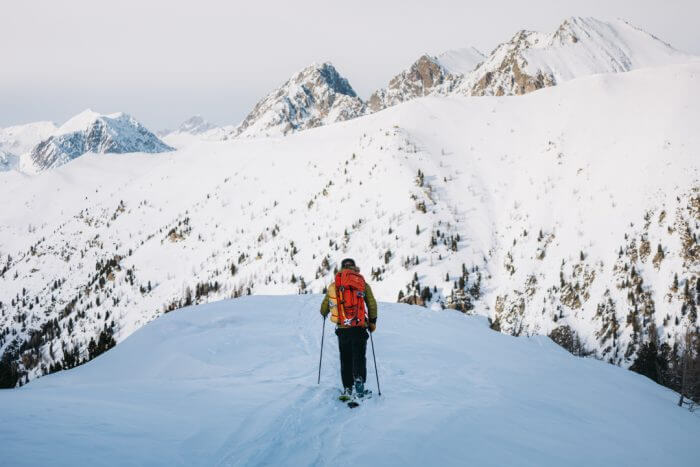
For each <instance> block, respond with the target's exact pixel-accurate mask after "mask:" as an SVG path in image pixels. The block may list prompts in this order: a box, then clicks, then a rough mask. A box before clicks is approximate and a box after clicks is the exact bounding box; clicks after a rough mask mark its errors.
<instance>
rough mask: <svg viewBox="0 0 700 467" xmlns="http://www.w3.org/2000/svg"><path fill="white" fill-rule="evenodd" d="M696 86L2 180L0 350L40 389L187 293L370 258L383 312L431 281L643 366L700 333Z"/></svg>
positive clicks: (265, 283)
mask: <svg viewBox="0 0 700 467" xmlns="http://www.w3.org/2000/svg"><path fill="white" fill-rule="evenodd" d="M699 80H700V63H698V62H693V63H689V64H687V65H678V66H669V67H662V68H656V69H645V70H637V71H633V72H630V73H623V74H614V75H597V76H591V77H587V78H582V79H578V80H573V81H570V82H567V83H564V84H562V85H561V86H556V87H552V88H548V89H544V90H541V91H538V92H535V93H531V94H528V95H525V96H521V97H517V98H514V97H504V98H490V97H489V98H466V97H451V98H423V99H416V100H413V101H410V102H408V103H404V104H402V105H398V106H394V107H391V108H389V109H386V110H385V111H382V112H378V113H376V114H372V115H368V116H365V117H362V118H358V119H354V120H350V121H346V122H341V123H338V124H335V125H328V126H325V127H321V128H316V129H312V130H309V131H305V132H302V133H298V134H294V135H291V136H289V137H284V138H260V139H250V140H248V139H238V140H233V141H223V142H204V141H199V142H196V143H195V144H193V145H191V146H188V147H186V148H183V149H180V150H179V151H176V152H171V153H164V154H161V155H150V154H129V155H124V156H114V157H108V158H106V157H98V156H92V155H86V156H84V157H80V158H78V159H76V160H74V161H72V162H70V163H69V164H67V165H65V166H63V167H59V168H58V169H56V170H52V171H48V172H46V173H42V174H40V175H37V176H24V175H21V174H12V173H7V174H4V175H2V174H0V177H3V178H2V179H0V180H2V183H1V184H0V302H1V305H0V349H1V350H2V352H5V353H6V354H7V355H8V358H9V359H10V360H12V361H16V362H21V363H19V364H20V370H21V372H26V373H27V376H26V377H27V378H34V377H36V376H40V375H42V374H45V373H46V372H47V371H49V369H50V365H54V364H56V363H60V362H61V361H62V359H63V357H64V356H65V354H66V352H67V351H68V352H72V349H76V352H77V353H78V354H79V355H81V356H82V357H81V358H84V357H85V356H86V355H87V351H86V347H87V344H88V342H89V341H90V339H91V338H95V337H96V336H97V335H98V334H99V333H100V332H101V331H102V330H103V329H104V328H105V326H107V327H108V328H109V329H113V332H114V336H115V339H116V340H117V341H122V340H123V339H125V338H126V337H127V336H129V335H130V334H131V333H132V332H134V331H135V330H137V329H138V328H140V327H141V326H143V325H144V324H145V323H147V322H149V321H151V320H153V319H154V318H156V317H158V316H159V315H161V314H162V313H163V311H164V309H170V308H173V307H178V306H181V305H182V304H184V303H186V302H187V301H188V300H187V297H188V295H189V296H190V297H191V301H193V302H195V303H201V302H206V301H211V300H217V299H222V298H228V297H232V296H239V295H245V294H248V293H252V294H287V293H295V292H308V291H312V292H316V293H318V292H320V291H321V290H323V288H324V286H326V285H327V284H328V283H329V282H330V281H331V280H332V275H333V268H334V266H335V265H337V263H338V262H339V261H340V259H341V258H342V257H344V256H355V257H356V258H357V260H358V263H359V265H360V266H361V267H362V269H363V271H364V273H365V274H366V276H367V278H368V280H370V281H371V282H372V283H373V285H374V287H373V288H374V290H375V293H376V294H377V296H378V297H379V298H380V299H382V300H384V301H396V300H397V298H398V296H399V294H402V295H403V296H404V300H406V299H408V300H413V301H416V302H419V303H421V302H422V300H423V299H422V298H421V297H420V295H424V294H425V292H426V289H427V292H428V294H427V295H424V297H423V298H425V300H426V304H427V305H428V306H429V307H433V308H434V309H440V308H441V307H442V306H447V307H451V306H452V307H461V308H463V309H465V310H467V311H470V312H475V313H480V314H484V315H488V316H489V317H491V318H492V319H493V320H494V321H496V322H498V323H500V326H501V329H502V330H503V331H504V332H508V333H521V334H549V333H550V332H552V331H554V330H557V329H559V330H561V328H563V327H564V326H568V327H570V328H571V329H573V331H574V332H575V333H577V334H578V335H579V336H580V337H581V339H582V341H583V342H584V344H585V346H586V347H587V348H588V349H589V350H591V351H593V352H595V355H596V356H598V357H599V358H603V359H606V360H610V361H612V362H614V363H616V364H619V365H622V366H628V365H630V363H631V362H632V361H633V359H634V357H635V353H636V351H637V349H638V346H639V345H640V344H641V343H642V342H645V341H648V340H649V339H651V338H652V337H653V336H656V337H657V338H658V339H660V340H661V341H663V342H668V343H670V344H673V343H674V342H676V341H677V340H678V335H679V334H680V333H681V332H682V331H683V329H685V328H686V327H691V328H692V326H697V324H698V323H697V303H698V301H700V298H698V296H697V295H698V292H700V286H699V285H698V284H699V282H700V281H699V280H698V273H697V271H698V268H699V267H700V246H699V245H698V240H697V238H698V234H700V228H699V227H698V225H699V223H700V183H699V182H698V180H699V172H698V171H699V170H700V167H699V166H698V157H697V154H698V151H699V150H700V134H699V133H698V132H697V128H696V122H698V121H700V96H699V95H698V94H697V93H696V92H694V90H696V89H698V88H699V85H700V82H699ZM104 174H109V177H105V176H104ZM349 187H352V189H351V188H349ZM659 245H660V249H661V251H662V254H661V255H658V251H659V250H658V248H659ZM675 276H677V278H678V279H677V284H675V285H674V282H675V280H674V279H675ZM188 291H189V293H188ZM610 303H612V304H613V305H612V306H610ZM12 349H15V350H17V349H20V350H17V352H15V351H14V350H12ZM8 352H9V353H8Z"/></svg>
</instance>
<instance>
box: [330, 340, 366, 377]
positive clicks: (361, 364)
mask: <svg viewBox="0 0 700 467" xmlns="http://www.w3.org/2000/svg"><path fill="white" fill-rule="evenodd" d="M335 334H336V335H337V336H338V349H339V350H340V377H341V378H342V379H343V387H344V388H346V389H350V388H352V385H353V383H354V381H355V380H357V379H359V380H361V381H362V382H363V383H364V382H365V380H366V379H367V360H366V359H365V351H366V350H367V339H368V338H369V334H367V330H366V329H365V328H360V327H354V328H338V329H336V330H335Z"/></svg>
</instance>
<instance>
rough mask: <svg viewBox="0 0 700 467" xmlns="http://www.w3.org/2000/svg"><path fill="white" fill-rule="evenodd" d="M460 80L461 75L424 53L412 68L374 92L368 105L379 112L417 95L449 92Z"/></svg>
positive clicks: (373, 110)
mask: <svg viewBox="0 0 700 467" xmlns="http://www.w3.org/2000/svg"><path fill="white" fill-rule="evenodd" d="M458 80H459V75H454V74H452V73H450V72H449V71H447V69H445V68H444V67H443V66H442V65H440V63H439V62H438V61H437V59H436V58H435V57H430V56H429V55H423V56H421V57H420V58H419V59H418V60H417V61H416V62H415V63H414V64H413V65H411V67H410V68H408V69H407V70H404V71H403V72H401V73H399V74H398V75H396V76H395V77H394V78H392V80H391V81H389V86H388V87H386V88H384V89H380V90H378V91H376V92H375V93H374V94H372V96H371V97H370V98H369V101H368V102H367V105H368V107H369V109H370V110H371V111H372V112H377V111H379V110H382V109H385V108H387V107H390V106H392V105H396V104H399V103H401V102H405V101H407V100H411V99H415V98H416V97H423V96H427V95H428V94H432V93H440V94H447V93H448V92H449V91H451V90H452V88H453V87H454V85H455V83H456V82H458Z"/></svg>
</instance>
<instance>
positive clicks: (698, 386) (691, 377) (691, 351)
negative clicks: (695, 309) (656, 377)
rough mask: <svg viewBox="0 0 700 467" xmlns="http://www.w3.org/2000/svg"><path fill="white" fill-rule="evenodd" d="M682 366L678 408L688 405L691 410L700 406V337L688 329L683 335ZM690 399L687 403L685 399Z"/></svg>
mask: <svg viewBox="0 0 700 467" xmlns="http://www.w3.org/2000/svg"><path fill="white" fill-rule="evenodd" d="M681 345H682V348H681V362H680V363H681V364H680V371H681V374H680V391H679V392H680V397H679V399H678V406H679V407H682V406H683V404H687V405H688V407H689V408H690V410H694V409H695V407H696V406H697V405H698V396H699V393H700V355H699V352H698V351H699V350H700V335H698V333H697V331H693V330H691V329H686V331H685V334H684V335H683V341H682V344H681ZM686 398H687V399H688V400H687V401H686V400H685V399H686Z"/></svg>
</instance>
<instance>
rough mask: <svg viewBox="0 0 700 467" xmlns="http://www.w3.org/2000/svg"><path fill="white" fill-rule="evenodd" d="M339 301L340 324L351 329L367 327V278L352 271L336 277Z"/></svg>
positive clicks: (345, 270)
mask: <svg viewBox="0 0 700 467" xmlns="http://www.w3.org/2000/svg"><path fill="white" fill-rule="evenodd" d="M335 290H336V297H337V301H338V324H341V325H343V326H349V327H355V326H358V327H367V309H366V308H365V278H364V277H362V275H360V273H358V272H355V271H353V270H351V269H343V270H342V271H340V272H339V273H338V274H336V275H335Z"/></svg>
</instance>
